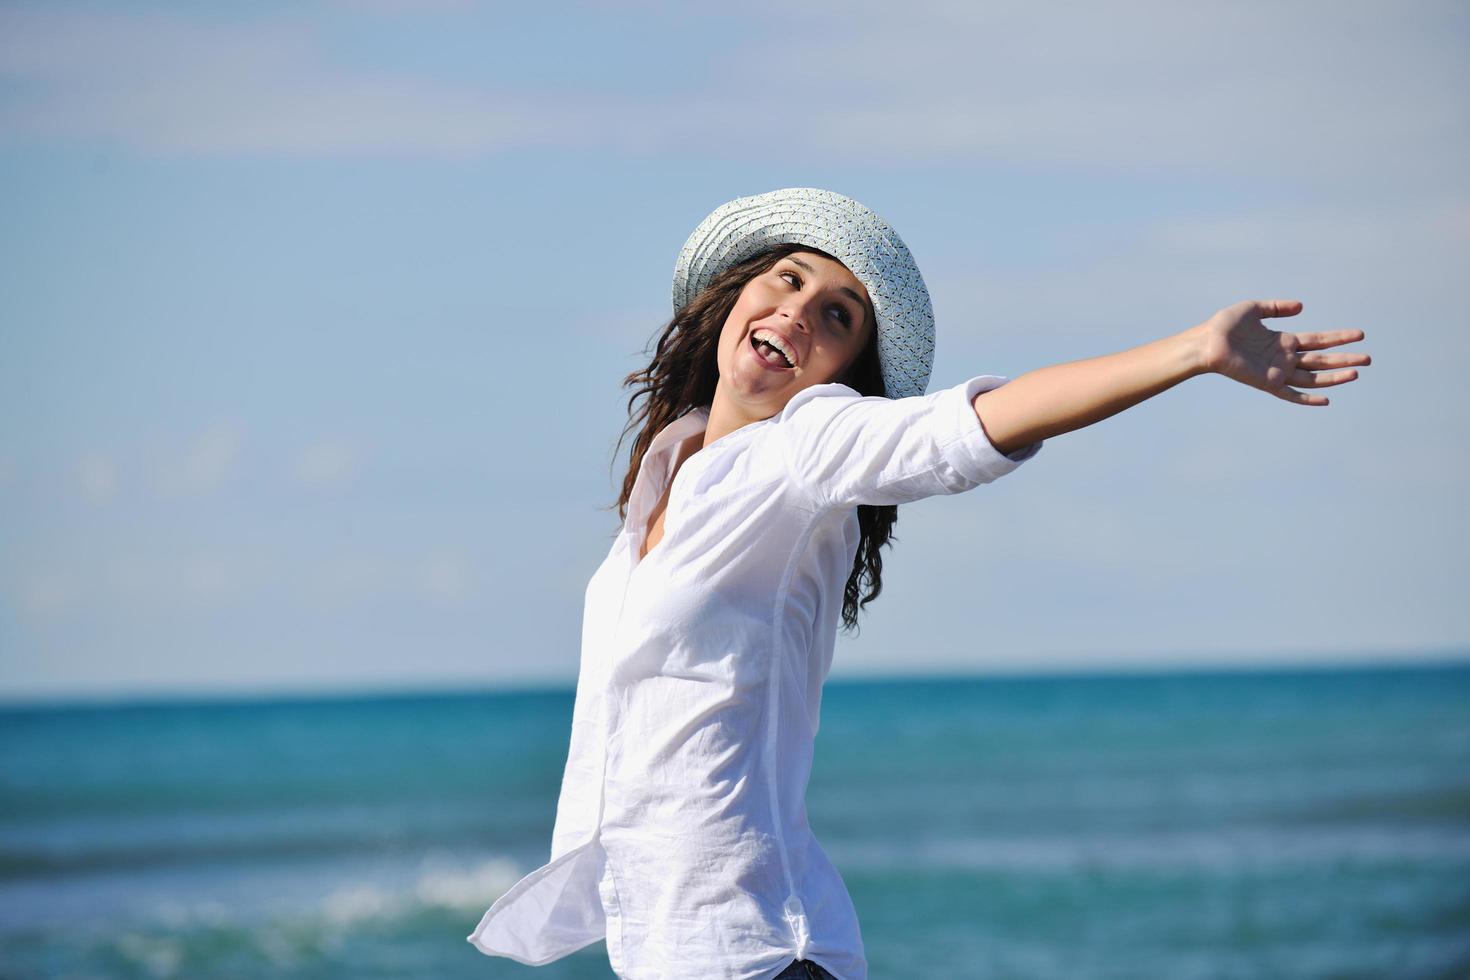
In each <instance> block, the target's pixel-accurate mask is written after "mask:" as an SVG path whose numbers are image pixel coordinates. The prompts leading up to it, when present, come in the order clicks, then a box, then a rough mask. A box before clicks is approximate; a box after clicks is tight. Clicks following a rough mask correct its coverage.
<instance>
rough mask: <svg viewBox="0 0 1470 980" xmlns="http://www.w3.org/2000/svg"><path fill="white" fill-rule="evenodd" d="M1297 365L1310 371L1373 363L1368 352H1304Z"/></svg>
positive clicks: (1298, 358)
mask: <svg viewBox="0 0 1470 980" xmlns="http://www.w3.org/2000/svg"><path fill="white" fill-rule="evenodd" d="M1296 363H1297V367H1303V368H1306V369H1307V370H1308V371H1324V370H1326V369H1328V368H1344V367H1362V366H1363V365H1364V364H1372V363H1373V358H1371V357H1369V356H1368V355H1367V354H1302V355H1300V356H1299V357H1297V361H1296Z"/></svg>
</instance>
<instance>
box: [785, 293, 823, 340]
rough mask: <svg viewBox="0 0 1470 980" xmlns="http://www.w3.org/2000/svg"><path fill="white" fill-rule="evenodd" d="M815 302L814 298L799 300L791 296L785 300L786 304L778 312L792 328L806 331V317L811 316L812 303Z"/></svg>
mask: <svg viewBox="0 0 1470 980" xmlns="http://www.w3.org/2000/svg"><path fill="white" fill-rule="evenodd" d="M815 302H816V300H815V299H806V300H801V299H799V298H797V297H795V296H793V297H791V298H790V299H788V300H787V301H786V304H785V305H784V306H783V307H781V309H780V310H779V311H778V312H779V313H780V315H781V316H783V317H785V318H786V319H787V321H788V322H789V323H790V324H791V326H792V327H793V329H797V330H800V331H801V332H802V333H806V332H808V323H809V319H808V318H809V317H810V316H811V312H810V311H811V309H812V304H813V303H815Z"/></svg>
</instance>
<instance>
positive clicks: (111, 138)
mask: <svg viewBox="0 0 1470 980" xmlns="http://www.w3.org/2000/svg"><path fill="white" fill-rule="evenodd" d="M0 38H4V40H0V76H9V77H10V78H13V79H18V80H20V81H22V82H24V83H25V84H24V85H22V86H19V87H17V88H15V89H13V90H12V92H11V93H10V97H9V98H8V99H6V100H5V101H4V102H0V132H6V131H8V133H9V134H10V139H11V140H19V139H22V138H26V139H30V140H56V139H60V140H70V139H81V140H102V141H105V142H109V143H114V144H118V145H121V146H125V147H129V148H132V149H137V150H143V151H147V152H155V153H184V154H194V153H201V154H219V153H224V154H232V153H272V154H287V155H297V154H301V155H313V154H321V153H361V152H368V153H372V152H379V151H388V152H406V153H410V154H414V155H431V156H439V155H444V156H457V155H462V154H467V153H484V152H489V151H494V150H497V149H501V148H503V147H506V146H511V145H515V144H517V143H521V142H524V141H526V140H528V139H532V138H534V137H535V135H536V133H537V131H538V130H539V129H540V127H541V123H539V122H538V121H537V117H536V116H535V115H533V114H528V112H527V110H528V109H532V108H534V107H532V106H514V105H513V103H512V100H510V99H509V98H507V97H506V96H505V95H504V94H503V93H500V92H497V91H495V90H493V89H490V88H478V89H477V88H469V87H465V86H452V85H447V84H441V83H434V82H427V81H423V80H419V79H415V78H410V77H404V76H385V75H375V74H373V73H370V72H366V71H360V70H351V69H345V68H342V67H339V66H333V65H331V64H330V63H329V61H328V59H327V56H326V54H325V53H324V51H323V46H322V44H321V43H320V41H319V39H317V38H316V37H314V36H313V34H312V32H311V29H310V28H309V27H308V26H306V25H305V24H304V23H303V22H301V21H299V20H297V19H295V18H278V19H275V20H259V21H256V22H254V23H250V24H238V23H237V24H229V25H218V26H216V25H212V24H208V23H205V22H203V21H200V20H195V19H192V18H189V17H181V16H172V15H162V14H112V13H107V14H102V13H80V12H50V11H44V12H43V11H37V10H25V9H11V10H8V11H3V12H0ZM20 93H30V94H26V95H22V94H20Z"/></svg>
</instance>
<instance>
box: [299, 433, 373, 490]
mask: <svg viewBox="0 0 1470 980" xmlns="http://www.w3.org/2000/svg"><path fill="white" fill-rule="evenodd" d="M357 467H358V452H357V450H356V448H354V447H353V446H352V445H350V444H348V443H346V442H343V441H340V440H324V441H322V442H318V443H315V444H313V445H311V446H308V447H306V448H305V449H304V450H302V452H301V454H300V456H298V457H297V459H296V468H295V473H296V479H297V480H299V481H300V482H301V483H302V485H303V486H307V487H311V488H313V489H329V488H332V487H339V486H343V485H346V484H348V483H350V482H351V481H352V478H353V477H354V476H355V475H356V474H357Z"/></svg>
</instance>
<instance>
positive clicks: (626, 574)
mask: <svg viewBox="0 0 1470 980" xmlns="http://www.w3.org/2000/svg"><path fill="white" fill-rule="evenodd" d="M647 476H648V474H647V472H644V471H640V472H639V474H638V477H637V479H636V480H635V481H634V484H633V494H632V500H631V506H630V507H629V508H628V519H627V520H626V521H625V522H624V524H623V532H622V533H623V548H624V554H623V569H622V575H623V589H622V595H621V596H620V598H619V599H618V613H617V616H616V617H615V618H614V620H613V628H612V637H611V640H610V644H611V649H610V651H609V658H610V660H611V658H615V657H616V656H617V653H618V651H619V649H620V646H619V644H620V642H621V639H622V629H623V612H624V610H625V609H626V608H627V604H628V589H629V587H630V586H631V585H632V581H633V574H634V573H635V572H636V571H637V570H638V566H639V565H641V564H642V562H641V561H640V560H639V559H638V557H637V555H638V550H639V548H640V546H641V541H640V540H639V538H638V533H637V532H636V530H634V529H636V528H640V527H644V526H645V525H646V523H647V520H648V513H649V507H648V505H647V501H648V495H649V481H648V480H647V479H646V477H647ZM661 482H662V481H661ZM615 676H616V671H614V670H613V669H612V664H611V663H609V665H608V670H607V673H606V677H607V681H606V688H605V689H604V692H603V704H604V710H603V725H604V730H603V739H602V767H601V768H602V773H601V778H600V779H599V780H598V790H597V822H596V830H595V833H596V835H597V836H598V845H597V846H598V850H599V851H600V852H601V853H602V873H601V874H600V875H599V877H598V882H597V890H598V895H599V897H600V898H601V900H602V907H603V913H604V915H605V917H606V921H607V950H608V957H609V960H610V961H611V964H612V967H613V969H614V970H621V968H622V964H623V962H624V959H625V958H624V956H623V924H622V904H621V902H620V901H619V900H618V884H617V876H616V874H615V873H614V871H613V866H612V860H611V859H610V858H609V856H608V854H607V849H606V848H605V847H603V846H602V841H601V835H602V819H603V813H604V811H605V808H606V804H607V774H608V755H609V753H611V751H612V744H613V735H612V733H613V732H614V731H615V730H616V728H617V725H616V724H615V722H616V720H617V719H616V717H615V715H616V713H617V712H618V710H619V706H620V705H621V703H622V698H620V697H619V696H618V693H619V692H618V691H617V689H616V688H615V687H614V681H613V678H614V677H615Z"/></svg>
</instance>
